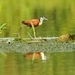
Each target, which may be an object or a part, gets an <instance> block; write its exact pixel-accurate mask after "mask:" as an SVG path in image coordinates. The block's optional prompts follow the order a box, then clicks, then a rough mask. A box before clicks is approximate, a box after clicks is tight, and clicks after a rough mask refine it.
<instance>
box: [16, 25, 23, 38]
mask: <svg viewBox="0 0 75 75" xmlns="http://www.w3.org/2000/svg"><path fill="white" fill-rule="evenodd" d="M22 27H23V26H20V28H19V31H18V33H15V34H16V35H17V37H18V38H21V29H22Z"/></svg>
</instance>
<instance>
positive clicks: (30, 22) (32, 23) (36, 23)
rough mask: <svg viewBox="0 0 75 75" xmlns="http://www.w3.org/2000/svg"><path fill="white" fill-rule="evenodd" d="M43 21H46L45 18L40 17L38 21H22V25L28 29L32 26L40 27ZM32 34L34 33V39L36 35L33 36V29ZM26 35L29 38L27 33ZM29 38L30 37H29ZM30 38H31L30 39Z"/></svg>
mask: <svg viewBox="0 0 75 75" xmlns="http://www.w3.org/2000/svg"><path fill="white" fill-rule="evenodd" d="M44 20H48V19H47V18H45V17H40V19H31V20H26V21H22V23H23V24H24V25H27V26H28V27H30V28H31V27H32V25H33V26H34V27H37V26H40V25H42V23H43V21H44ZM33 33H34V37H35V38H36V35H35V29H34V28H33ZM28 35H29V36H30V34H29V33H28ZM30 37H31V36H30ZM31 38H32V37H31Z"/></svg>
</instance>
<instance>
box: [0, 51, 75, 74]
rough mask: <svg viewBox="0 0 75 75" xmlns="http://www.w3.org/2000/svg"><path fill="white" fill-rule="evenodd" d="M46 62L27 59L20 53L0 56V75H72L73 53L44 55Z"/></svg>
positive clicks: (74, 66) (74, 72) (74, 55)
mask: <svg viewBox="0 0 75 75" xmlns="http://www.w3.org/2000/svg"><path fill="white" fill-rule="evenodd" d="M45 55H46V56H47V61H46V62H43V61H42V60H41V59H35V60H34V61H33V62H32V59H27V58H25V57H24V56H23V54H21V53H7V54H6V56H4V55H2V54H0V75H74V74H75V63H74V62H75V60H74V57H75V52H62V53H61V52H58V53H45Z"/></svg>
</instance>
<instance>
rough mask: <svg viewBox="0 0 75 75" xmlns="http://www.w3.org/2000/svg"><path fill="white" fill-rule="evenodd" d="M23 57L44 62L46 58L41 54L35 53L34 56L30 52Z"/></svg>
mask: <svg viewBox="0 0 75 75" xmlns="http://www.w3.org/2000/svg"><path fill="white" fill-rule="evenodd" d="M24 57H26V58H29V59H32V60H34V59H39V58H41V59H42V60H46V56H45V54H44V53H43V52H35V54H34V53H33V52H30V53H27V54H24ZM33 57H34V58H33Z"/></svg>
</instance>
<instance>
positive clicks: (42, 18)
mask: <svg viewBox="0 0 75 75" xmlns="http://www.w3.org/2000/svg"><path fill="white" fill-rule="evenodd" d="M41 20H48V19H47V18H45V17H44V16H43V17H40V21H41Z"/></svg>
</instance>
